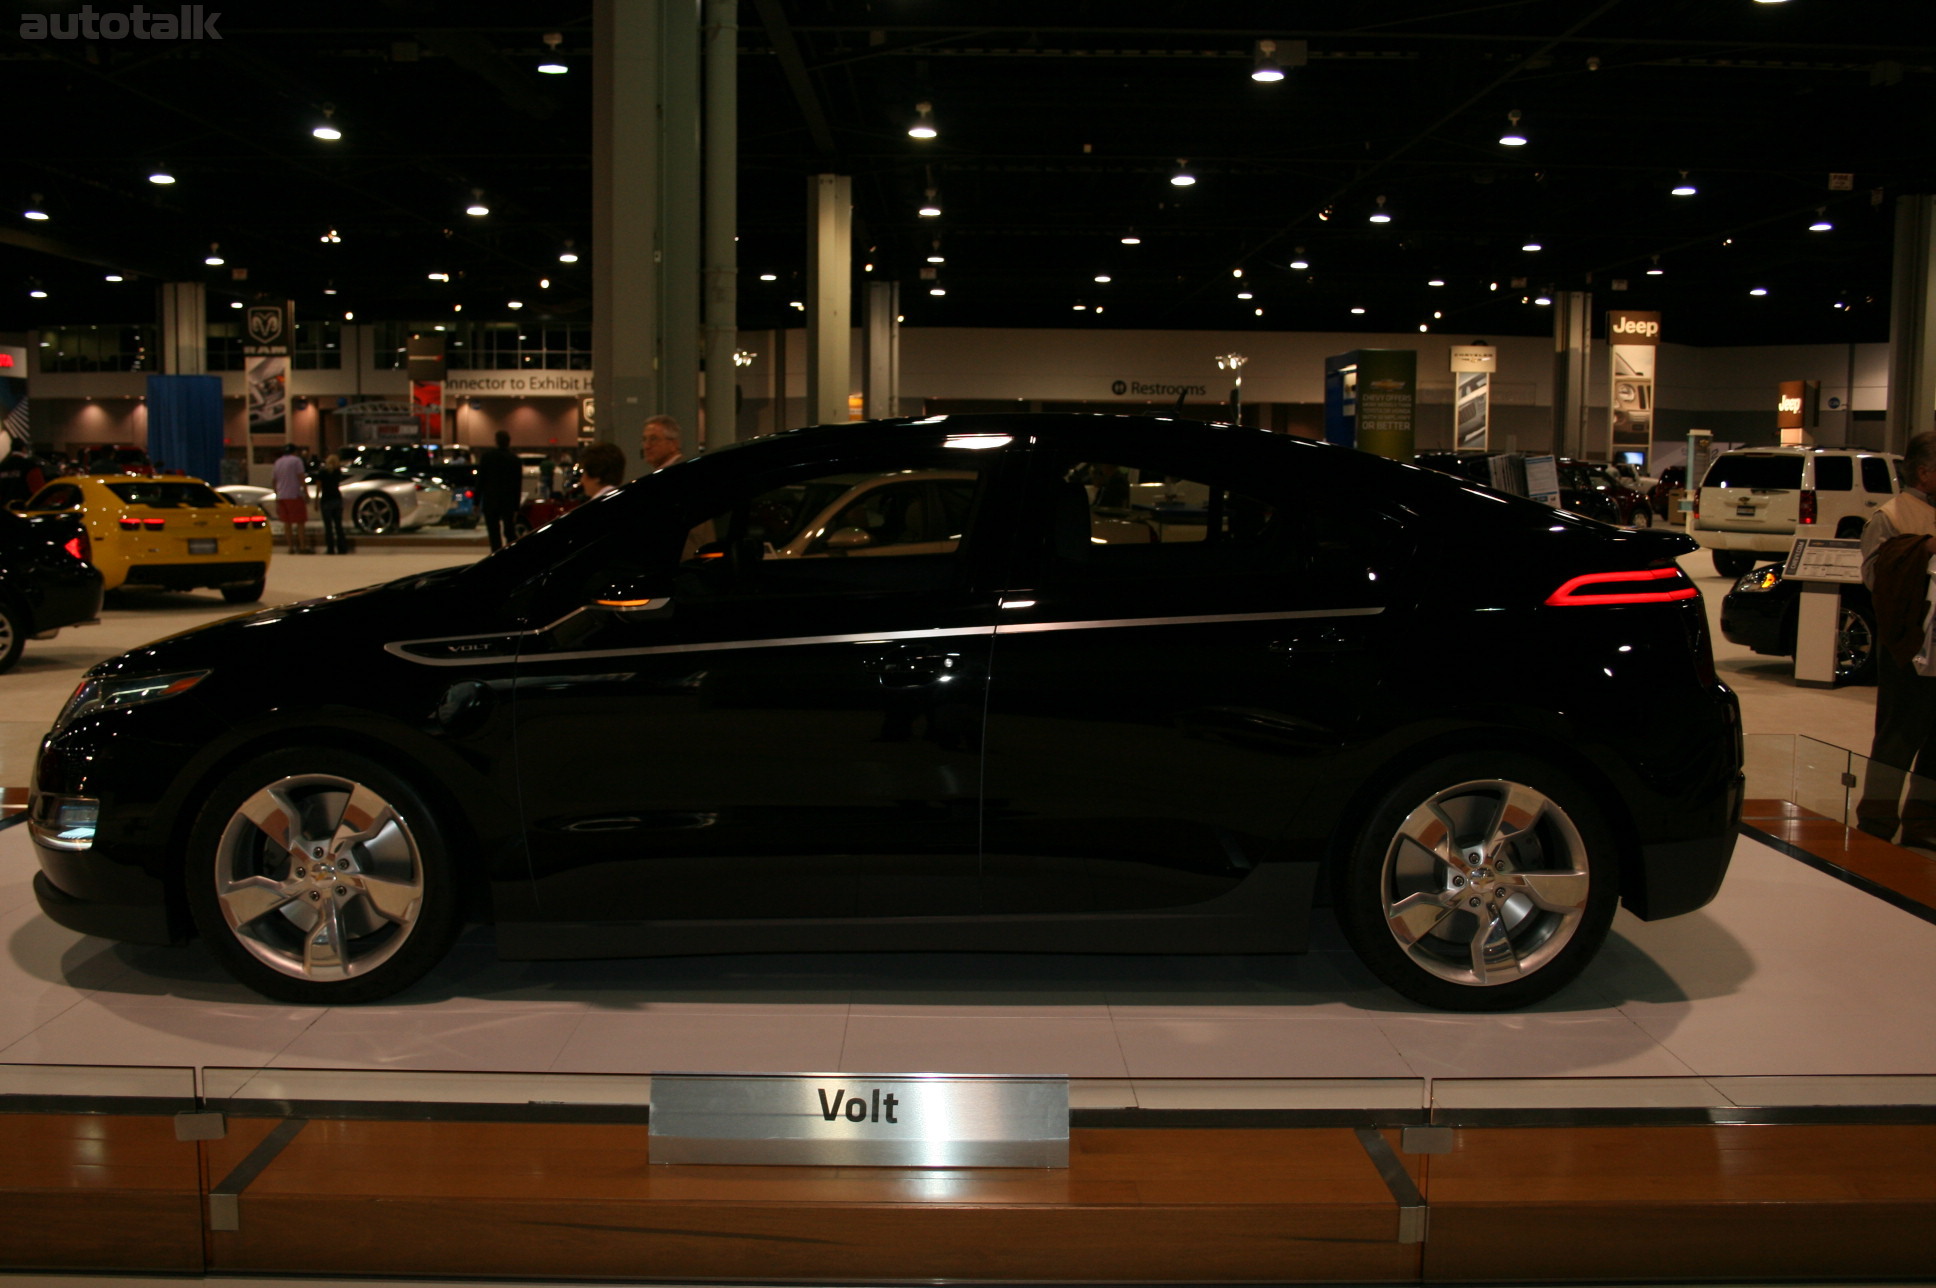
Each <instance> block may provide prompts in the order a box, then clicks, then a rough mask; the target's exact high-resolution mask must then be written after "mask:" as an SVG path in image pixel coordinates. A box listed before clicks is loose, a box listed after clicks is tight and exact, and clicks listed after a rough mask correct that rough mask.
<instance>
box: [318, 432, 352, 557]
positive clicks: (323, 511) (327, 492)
mask: <svg viewBox="0 0 1936 1288" xmlns="http://www.w3.org/2000/svg"><path fill="white" fill-rule="evenodd" d="M316 512H317V513H318V514H320V515H321V516H322V518H323V553H324V554H326V555H346V554H348V553H349V552H350V543H349V538H348V537H346V536H344V535H343V462H342V459H341V458H339V457H338V456H337V455H336V454H335V453H333V452H332V453H331V454H330V455H329V456H327V457H325V458H324V460H323V466H322V468H321V469H319V470H317V471H316Z"/></svg>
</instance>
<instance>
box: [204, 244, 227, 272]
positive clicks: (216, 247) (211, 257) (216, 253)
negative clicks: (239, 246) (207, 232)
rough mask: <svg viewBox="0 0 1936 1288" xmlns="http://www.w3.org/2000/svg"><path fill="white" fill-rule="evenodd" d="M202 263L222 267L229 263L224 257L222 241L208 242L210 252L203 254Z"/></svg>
mask: <svg viewBox="0 0 1936 1288" xmlns="http://www.w3.org/2000/svg"><path fill="white" fill-rule="evenodd" d="M202 263H204V264H207V265H208V266H209V267H210V268H220V267H221V266H222V265H224V264H226V263H228V261H227V260H225V259H223V258H222V244H221V243H220V242H210V243H209V244H208V254H206V255H204V256H202Z"/></svg>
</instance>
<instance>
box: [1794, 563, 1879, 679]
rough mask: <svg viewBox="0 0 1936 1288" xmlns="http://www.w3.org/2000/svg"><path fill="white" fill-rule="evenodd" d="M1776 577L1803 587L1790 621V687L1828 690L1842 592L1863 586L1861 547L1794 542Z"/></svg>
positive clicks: (1840, 621)
mask: <svg viewBox="0 0 1936 1288" xmlns="http://www.w3.org/2000/svg"><path fill="white" fill-rule="evenodd" d="M1781 575H1782V577H1783V578H1784V579H1786V580H1788V581H1794V582H1799V583H1801V588H1802V592H1801V602H1800V603H1799V605H1798V606H1797V612H1796V619H1795V683H1797V684H1803V685H1808V686H1810V687H1814V688H1832V687H1834V684H1835V654H1836V637H1837V636H1838V635H1839V634H1840V633H1841V629H1842V587H1844V586H1847V585H1852V584H1853V585H1859V584H1860V583H1861V581H1862V543H1861V542H1860V541H1854V540H1846V539H1840V538H1835V537H1797V538H1795V544H1794V547H1793V548H1792V549H1790V550H1789V552H1788V562H1787V563H1786V564H1785V565H1783V566H1782V570H1781Z"/></svg>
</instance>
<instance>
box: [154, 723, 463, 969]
mask: <svg viewBox="0 0 1936 1288" xmlns="http://www.w3.org/2000/svg"><path fill="white" fill-rule="evenodd" d="M188 853H189V859H188V868H187V871H186V874H185V875H186V881H187V894H188V906H189V909H190V911H191V912H192V913H193V914H194V918H195V926H196V929H197V930H199V931H200V932H201V935H202V938H203V939H204V940H205V941H206V942H207V944H208V947H209V951H210V952H211V953H212V954H213V955H214V956H215V958H216V959H217V960H218V961H219V962H220V963H221V964H222V965H223V967H225V968H226V969H227V970H228V971H229V973H230V974H232V975H234V976H235V977H236V978H237V979H239V980H241V981H242V982H243V983H244V984H247V985H248V986H249V987H250V988H252V989H254V990H255V991H256V992H258V993H261V994H263V995H264V996H267V997H272V998H275V999H277V1000H279V1001H285V1002H300V1003H315V1004H321V1005H332V1004H336V1003H353V1002H368V1001H373V1000H375V999H377V998H380V997H387V996H389V995H390V994H392V993H395V992H396V991H398V990H399V989H402V988H405V987H407V986H409V985H410V984H412V983H415V982H416V981H417V980H418V979H420V978H421V977H422V976H423V975H424V973H425V972H427V971H428V970H429V969H430V968H431V967H432V966H434V965H436V964H437V962H438V960H439V959H441V958H442V957H443V955H444V953H445V951H446V950H447V949H448V948H449V947H450V943H451V941H452V939H454V938H455V937H456V934H457V930H458V928H459V918H458V915H457V889H456V883H455V878H454V877H453V875H452V873H451V869H450V859H449V856H448V854H447V852H446V851H445V848H444V842H443V838H442V834H441V833H440V831H439V829H438V827H437V822H436V819H435V818H434V816H433V815H432V813H431V811H430V809H429V807H428V806H427V805H425V804H424V802H423V800H422V798H421V797H419V796H418V795H417V793H416V792H415V791H413V790H412V789H411V788H410V786H409V785H408V784H407V783H405V782H404V781H403V780H402V779H400V778H398V777H397V776H396V775H395V774H392V773H391V772H390V771H389V770H388V769H386V768H384V767H383V766H381V765H379V764H377V763H376V762H374V761H371V760H367V759H365V758H363V757H361V756H357V755H353V754H351V753H348V752H341V751H336V750H333V749H329V748H320V747H319V748H299V749H292V750H290V751H287V752H280V753H277V754H275V755H272V756H267V757H264V758H263V759H261V760H259V761H256V762H254V763H252V764H250V765H248V766H246V767H244V768H242V769H239V770H237V771H236V772H235V773H233V774H231V775H229V777H228V778H227V779H225V780H224V781H223V782H222V784H221V785H220V786H219V787H217V788H216V790H215V791H214V793H213V794H211V796H210V797H209V800H208V803H207V804H206V805H205V806H204V807H203V809H202V813H201V815H200V817H199V818H198V819H197V820H196V823H195V830H194V833H193V836H192V838H191V842H190V845H189V851H188Z"/></svg>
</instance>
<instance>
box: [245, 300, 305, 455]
mask: <svg viewBox="0 0 1936 1288" xmlns="http://www.w3.org/2000/svg"><path fill="white" fill-rule="evenodd" d="M243 325H244V327H245V328H246V333H245V334H244V335H243V337H242V360H243V362H244V363H246V364H247V366H248V375H249V381H248V389H249V433H250V434H251V435H257V434H259V435H262V436H263V437H266V438H270V439H272V440H274V441H277V442H280V441H282V440H284V439H286V438H288V437H289V344H290V340H291V338H292V337H293V336H294V335H295V331H296V321H295V306H294V305H293V304H291V303H290V302H289V301H287V300H283V301H281V302H278V303H268V304H251V305H249V308H248V312H247V314H246V315H245V317H244V321H243Z"/></svg>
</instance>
